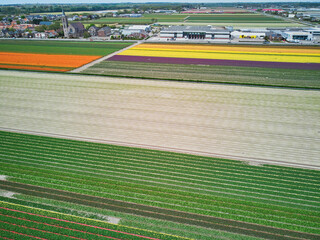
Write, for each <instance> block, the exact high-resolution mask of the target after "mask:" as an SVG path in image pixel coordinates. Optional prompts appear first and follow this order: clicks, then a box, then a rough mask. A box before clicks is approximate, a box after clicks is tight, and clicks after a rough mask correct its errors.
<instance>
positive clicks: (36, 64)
mask: <svg viewBox="0 0 320 240" xmlns="http://www.w3.org/2000/svg"><path fill="white" fill-rule="evenodd" d="M19 43H20V44H19ZM128 45H130V44H128V43H107V44H104V43H76V44H75V43H74V42H47V41H19V42H18V43H17V42H15V41H9V40H2V41H1V45H0V68H5V69H24V70H40V71H55V72H66V71H70V70H72V69H74V68H78V67H80V66H82V65H85V64H87V63H89V62H92V61H94V60H96V59H99V58H101V57H103V56H104V55H107V54H109V53H112V52H114V51H117V50H119V49H121V48H123V47H126V46H128Z"/></svg>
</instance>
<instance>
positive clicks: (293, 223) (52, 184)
mask: <svg viewBox="0 0 320 240" xmlns="http://www.w3.org/2000/svg"><path fill="white" fill-rule="evenodd" d="M25 178H26V177H25ZM46 181H47V180H46V179H45V180H43V181H41V180H40V181H24V180H22V181H19V182H25V183H29V184H35V185H40V186H44V187H51V188H55V189H61V190H66V191H73V192H79V193H83V194H88V195H95V196H102V197H107V198H113V196H112V195H113V194H112V192H113V191H112V190H109V191H108V192H105V193H103V192H102V191H103V189H99V188H95V187H90V190H89V189H85V187H84V186H81V184H73V183H70V182H69V183H67V184H66V185H58V184H59V181H56V182H52V180H48V182H49V183H48V184H46V183H45V182H46ZM97 191H99V192H97ZM44 196H45V195H44ZM114 198H115V199H117V200H122V201H132V202H137V203H140V204H147V205H148V204H149V205H150V201H151V204H152V205H154V206H157V207H162V208H173V209H175V210H181V211H189V212H194V213H202V214H207V213H208V211H209V213H210V215H212V216H217V217H224V218H231V219H235V220H240V221H248V222H253V223H260V224H265V225H269V226H275V227H284V228H288V229H292V230H298V231H307V232H308V231H311V232H315V233H317V231H313V230H312V229H308V228H309V227H311V228H312V227H317V224H314V223H312V217H311V216H309V220H307V221H303V220H302V221H300V220H297V219H296V220H293V221H290V219H286V218H285V217H284V216H281V215H280V217H274V216H270V215H269V214H265V215H263V214H258V213H257V214H254V213H253V214H251V216H252V217H251V218H250V214H248V213H247V215H245V216H243V215H235V214H237V213H238V214H239V212H238V211H237V210H236V209H234V210H233V211H232V209H231V211H230V212H231V214H228V213H227V214H223V213H222V212H221V210H222V209H220V208H219V207H217V208H216V211H213V210H211V211H210V210H202V211H200V210H199V209H195V210H194V211H193V209H192V208H190V207H182V206H180V207H179V206H175V205H174V206H172V205H171V204H170V203H172V202H173V201H172V200H167V201H164V202H162V203H160V202H158V203H155V202H154V201H152V200H150V199H152V198H145V199H144V200H143V199H141V200H139V201H138V200H137V199H136V198H133V199H132V198H130V197H128V196H127V195H122V196H121V195H119V193H118V194H115V196H114ZM157 199H158V200H159V197H158V198H157ZM178 203H179V201H178V202H176V203H175V204H178ZM199 207H201V206H200V205H199ZM256 210H257V211H258V212H259V209H256ZM240 214H241V213H240ZM258 215H260V217H262V219H259V218H257V217H259V216H258ZM289 217H290V214H289ZM291 217H292V216H291ZM298 217H299V216H298ZM272 218H273V219H277V218H278V220H280V221H282V222H291V223H290V224H285V223H280V222H278V223H277V222H273V221H270V220H264V219H272ZM310 221H311V222H310ZM314 221H317V220H316V219H315V220H314ZM297 224H302V225H304V226H308V227H303V226H299V225H297Z"/></svg>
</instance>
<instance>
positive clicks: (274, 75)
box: [83, 61, 320, 89]
mask: <svg viewBox="0 0 320 240" xmlns="http://www.w3.org/2000/svg"><path fill="white" fill-rule="evenodd" d="M83 73H88V74H98V75H109V76H125V77H137V78H153V79H164V80H168V79H172V80H179V81H180V80H184V81H199V82H219V83H236V84H253V85H263V86H284V87H302V88H318V89H319V88H320V81H319V80H318V79H320V71H315V70H313V71H312V70H295V69H270V68H254V67H231V66H204V65H182V64H159V63H141V62H120V61H103V62H101V63H99V64H96V65H94V66H92V67H90V68H88V69H86V70H85V71H84V72H83Z"/></svg>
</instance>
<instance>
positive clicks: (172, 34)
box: [160, 26, 231, 40]
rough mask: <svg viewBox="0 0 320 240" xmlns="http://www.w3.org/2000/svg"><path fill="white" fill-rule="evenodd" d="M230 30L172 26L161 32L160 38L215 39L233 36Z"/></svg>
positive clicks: (209, 27)
mask: <svg viewBox="0 0 320 240" xmlns="http://www.w3.org/2000/svg"><path fill="white" fill-rule="evenodd" d="M230 32H231V31H230V30H228V29H226V28H213V27H211V26H171V27H168V28H164V29H163V30H161V32H160V38H167V39H196V40H201V39H205V40H213V39H227V40H229V39H230V38H231V34H230Z"/></svg>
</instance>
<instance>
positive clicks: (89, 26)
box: [86, 23, 95, 30]
mask: <svg viewBox="0 0 320 240" xmlns="http://www.w3.org/2000/svg"><path fill="white" fill-rule="evenodd" d="M93 26H95V25H94V24H93V23H91V24H90V25H87V27H86V29H87V30H88V29H89V28H91V27H93Z"/></svg>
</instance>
